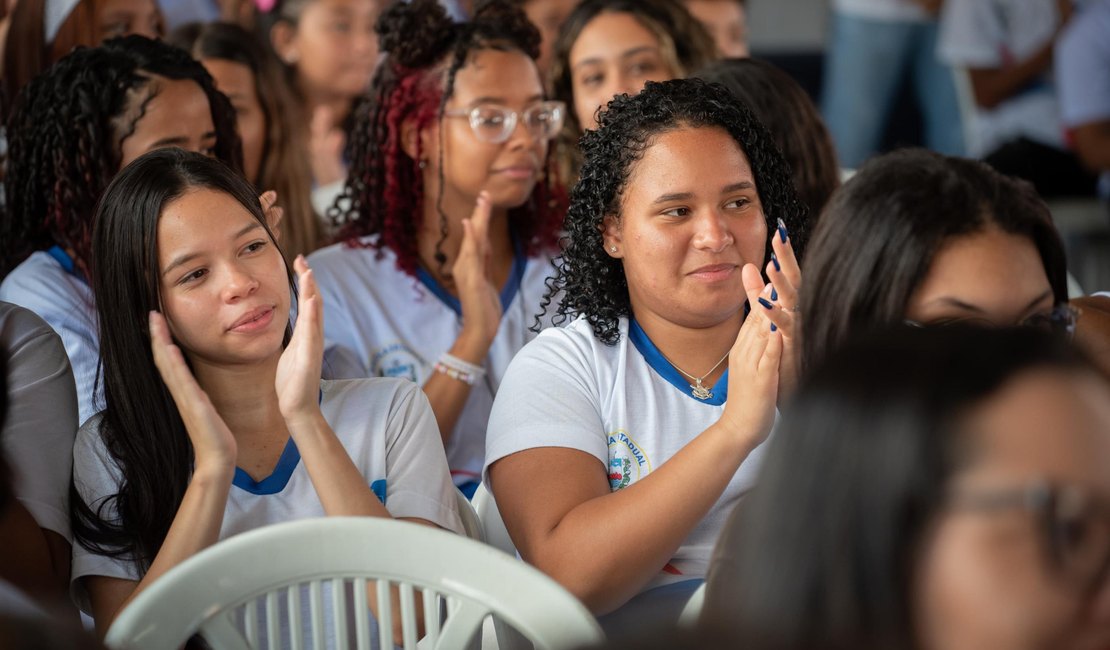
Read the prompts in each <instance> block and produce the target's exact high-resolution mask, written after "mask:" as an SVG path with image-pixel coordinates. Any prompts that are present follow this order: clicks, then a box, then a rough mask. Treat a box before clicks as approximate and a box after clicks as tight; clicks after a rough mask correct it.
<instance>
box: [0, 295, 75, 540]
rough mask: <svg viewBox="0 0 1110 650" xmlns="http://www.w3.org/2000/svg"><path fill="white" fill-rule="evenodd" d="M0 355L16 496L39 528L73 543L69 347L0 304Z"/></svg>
mask: <svg viewBox="0 0 1110 650" xmlns="http://www.w3.org/2000/svg"><path fill="white" fill-rule="evenodd" d="M0 355H2V356H3V358H4V362H5V365H6V366H7V372H6V379H7V382H6V384H7V390H8V396H7V397H8V410H7V413H6V414H5V418H4V419H3V421H2V422H0V425H2V428H0V443H3V444H2V447H3V450H4V457H5V458H6V460H7V463H8V466H9V467H10V468H11V471H12V477H13V482H14V485H13V486H12V487H13V490H14V492H15V496H16V498H17V499H18V500H19V502H20V503H21V504H22V505H23V507H24V508H26V509H27V511H28V512H29V513H31V516H32V517H34V518H35V523H37V524H38V525H39V527H40V528H45V529H47V530H52V531H54V532H56V533H58V534H59V535H61V536H62V537H64V538H65V539H66V541H72V538H71V535H70V529H69V479H70V472H71V470H72V467H73V439H74V436H76V435H77V394H76V389H75V388H74V385H73V373H72V372H71V371H70V369H69V359H68V358H67V357H66V351H65V348H63V347H62V341H61V339H60V338H58V335H57V334H56V333H55V332H54V330H52V329H50V326H49V325H47V324H46V322H45V321H43V320H42V319H41V318H39V317H38V316H36V315H35V314H34V313H32V312H31V311H28V310H27V309H23V308H22V307H19V306H16V305H13V304H10V303H6V302H0Z"/></svg>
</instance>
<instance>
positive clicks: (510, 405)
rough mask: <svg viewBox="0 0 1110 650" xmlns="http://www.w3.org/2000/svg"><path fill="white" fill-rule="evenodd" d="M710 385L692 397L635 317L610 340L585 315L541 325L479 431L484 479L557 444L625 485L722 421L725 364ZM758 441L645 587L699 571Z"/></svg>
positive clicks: (755, 460) (742, 485) (755, 462)
mask: <svg viewBox="0 0 1110 650" xmlns="http://www.w3.org/2000/svg"><path fill="white" fill-rule="evenodd" d="M710 392H711V393H712V397H710V398H709V399H706V400H700V399H697V398H695V397H694V396H693V395H692V392H691V389H690V381H688V380H687V379H686V378H685V377H683V376H682V375H681V374H679V372H678V371H677V370H675V369H674V367H673V366H671V364H670V363H668V362H667V361H666V359H664V358H663V355H662V354H660V352H659V350H658V349H657V348H656V347H655V345H654V344H653V343H652V342H651V340H650V339H648V337H647V335H646V334H645V333H644V331H643V330H642V329H640V327H639V325H638V324H636V323H635V321H631V322H630V321H629V320H628V319H627V318H621V319H620V340H619V341H618V342H617V343H616V345H612V346H610V345H605V344H604V343H602V342H601V341H599V340H597V338H596V337H594V334H593V330H592V329H591V327H590V324H589V322H588V321H587V320H586V319H585V317H580V318H578V319H576V320H575V321H574V322H573V323H571V324H570V325H568V326H567V327H565V328H552V329H548V330H545V331H544V332H542V333H541V334H540V335H539V336H538V337H537V338H536V340H534V341H532V342H531V343H529V344H528V345H527V346H525V348H524V349H523V350H521V351H520V353H519V354H518V355H517V356H516V358H515V359H514V360H513V363H512V364H511V365H510V366H509V370H508V372H507V373H506V374H505V379H504V382H503V383H502V389H501V392H500V394H498V396H497V401H496V403H495V404H494V407H493V412H492V413H491V414H490V424H489V431H488V432H487V434H486V464H485V469H484V474H483V476H484V480H485V481H487V483H488V482H489V466H490V465H492V464H493V463H495V462H497V461H498V460H500V459H501V458H504V457H506V456H509V455H510V454H514V453H516V452H519V451H524V450H526V449H534V448H537V447H564V448H569V449H577V450H579V451H584V452H586V453H588V454H590V455H591V456H593V457H594V458H597V460H598V462H599V463H601V464H602V465H603V466H604V467H605V471H606V473H607V474H608V476H609V489H610V490H611V491H613V492H616V491H617V490H623V489H625V488H627V487H628V486H630V485H632V484H634V483H636V482H637V481H639V480H642V479H643V478H644V477H645V476H647V475H648V474H650V473H651V472H652V471H654V470H655V469H657V468H658V467H659V466H660V465H662V464H663V463H665V462H667V460H668V459H670V458H671V456H673V455H675V454H676V453H677V452H678V451H679V450H681V449H682V448H683V447H684V446H685V445H686V444H687V443H689V442H690V441H692V440H693V439H694V438H696V437H697V436H698V434H700V433H701V432H702V431H704V430H706V429H708V428H709V426H710V425H712V424H714V423H716V422H717V421H718V420H719V419H720V417H721V413H722V412H723V411H724V405H725V401H726V399H727V397H728V371H727V370H726V371H725V374H724V375H723V376H722V377H721V378H720V380H718V381H717V383H716V384H715V385H713V386H712V387H711V388H710ZM765 447H766V445H760V446H759V447H756V449H755V450H754V451H753V452H752V453H751V454H750V455H749V456H748V458H747V459H746V460H745V461H744V462H743V463H742V464H741V465H740V468H739V470H737V472H736V474H735V476H733V478H732V481H731V482H729V484H728V487H727V488H726V489H725V491H724V492H723V493H722V494H721V496H720V498H719V499H717V503H716V504H714V506H713V507H712V508H711V509H710V510H709V512H708V513H707V514H706V516H705V518H704V519H702V520H701V522H699V523H698V525H697V526H695V527H694V529H693V530H692V531H690V534H689V536H687V538H686V539H685V540H684V541H683V542H682V545H681V546H679V548H678V550H677V551H675V554H674V557H672V558H671V560H670V562H668V563H667V564H666V565H665V566H662V567H660V568H659V569H660V570H659V573H658V574H657V575H656V577H655V578H653V579H652V580H651V582H649V583H648V585H647V586H646V587H645V588H644V589H643V591H644V592H646V591H648V590H650V589H655V588H658V587H662V586H667V585H671V584H674V583H678V582H683V581H689V580H691V579H701V578H704V577H705V574H706V571H707V569H708V565H709V558H710V555H711V553H712V551H713V545H714V543H715V542H716V540H717V534H718V532H719V531H720V530H721V527H722V526H723V525H724V523H725V520H726V518H727V516H728V513H729V512H730V511H731V510H732V508H733V507H734V506H735V505H736V503H737V501H738V500H739V499H740V497H741V496H742V495H743V494H744V493H745V492H747V491H748V490H749V489H751V487H752V485H753V482H754V480H755V476H756V472H757V471H758V468H759V466H760V464H761V460H762V456H763V450H764V448H765ZM490 487H491V488H493V489H496V486H493V485H491V486H490ZM659 517H660V518H666V517H667V513H666V512H660V513H659ZM628 552H629V553H631V554H634V553H635V552H636V549H635V548H629V549H628Z"/></svg>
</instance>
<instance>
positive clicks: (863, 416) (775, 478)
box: [703, 327, 1110, 650]
mask: <svg viewBox="0 0 1110 650" xmlns="http://www.w3.org/2000/svg"><path fill="white" fill-rule="evenodd" d="M853 340H854V342H851V343H848V344H845V345H844V346H841V347H840V348H838V349H837V350H834V351H831V352H830V354H829V355H828V356H827V357H825V359H824V360H823V361H822V363H821V364H820V365H819V366H817V367H815V368H813V369H812V372H811V373H810V374H809V375H808V376H807V377H805V378H804V379H803V381H802V385H801V387H800V388H799V390H798V394H797V395H796V398H795V400H794V401H793V402H792V404H791V408H790V410H789V411H787V412H786V413H785V415H784V417H783V420H782V422H781V423H780V426H779V429H778V431H777V432H776V435H775V438H774V440H773V441H772V442H771V443H770V445H769V449H768V450H767V455H766V461H765V464H764V466H763V470H762V473H761V474H760V485H759V489H758V490H757V491H755V493H754V494H753V495H752V496H751V497H750V498H749V499H747V500H745V501H743V502H742V503H741V505H740V506H739V507H738V508H737V509H736V511H735V513H734V514H733V515H732V517H731V518H730V520H729V523H728V524H727V525H726V527H725V531H724V532H723V533H722V535H721V539H720V541H719V542H718V546H717V549H716V550H715V553H714V559H713V564H712V566H711V568H710V572H709V577H708V588H707V592H706V601H705V610H703V620H704V621H705V622H711V623H714V624H717V625H724V626H726V627H728V628H730V629H733V630H735V631H737V632H738V635H737V636H738V637H739V638H742V639H744V641H745V643H746V645H745V647H749V648H752V649H753V650H764V649H770V648H774V649H776V650H793V649H797V650H801V649H803V648H804V649H805V650H812V649H814V648H821V649H827V650H833V649H845V650H847V649H849V648H851V649H853V650H855V649H862V650H868V649H878V648H920V649H921V650H958V649H960V648H1009V649H1011V650H1086V649H1094V648H1106V647H1110V576H1108V573H1107V571H1108V569H1110V473H1108V472H1107V470H1106V468H1107V467H1110V384H1108V383H1107V381H1106V379H1105V377H1103V376H1100V375H1099V374H1098V373H1097V372H1096V370H1095V368H1094V366H1093V365H1092V364H1091V363H1090V362H1089V361H1088V360H1086V359H1084V358H1082V357H1081V356H1080V355H1079V354H1078V353H1077V352H1076V351H1075V350H1074V349H1072V348H1071V347H1070V346H1068V345H1067V344H1066V342H1064V341H1061V340H1060V339H1059V337H1055V336H1052V335H1051V334H1047V333H1045V332H1042V331H1037V330H1034V329H1030V328H1007V329H1004V330H985V329H982V328H967V327H952V328H928V329H917V328H906V327H902V328H899V329H898V330H896V331H893V332H881V333H872V334H871V335H869V336H868V337H860V338H857V339H853Z"/></svg>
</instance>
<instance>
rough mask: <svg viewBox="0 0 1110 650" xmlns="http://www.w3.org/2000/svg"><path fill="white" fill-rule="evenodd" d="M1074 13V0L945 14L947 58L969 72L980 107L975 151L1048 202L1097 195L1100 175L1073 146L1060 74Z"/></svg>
mask: <svg viewBox="0 0 1110 650" xmlns="http://www.w3.org/2000/svg"><path fill="white" fill-rule="evenodd" d="M1074 12H1075V7H1074V4H1073V0H947V1H946V2H945V5H944V9H943V11H942V13H941V33H940V44H939V49H938V51H939V54H940V56H941V58H942V59H943V60H944V61H945V62H946V63H948V64H949V65H952V66H954V67H956V68H960V69H963V70H966V74H967V77H968V81H969V82H970V85H971V92H972V98H973V99H974V103H975V110H974V115H973V116H972V124H971V127H972V128H971V129H970V131H969V132H970V134H971V136H970V138H969V139H970V141H969V142H968V143H967V144H968V153H969V154H970V155H972V156H975V157H978V158H982V159H984V160H985V161H987V163H988V164H990V165H991V166H992V167H994V168H996V169H998V170H999V171H1000V172H1002V173H1004V174H1007V175H1010V176H1019V177H1021V178H1024V179H1026V180H1028V181H1030V182H1032V183H1033V185H1034V186H1035V187H1036V188H1037V191H1038V192H1039V193H1040V194H1041V196H1045V197H1053V196H1072V195H1079V196H1092V195H1094V193H1095V185H1096V178H1095V175H1094V174H1092V173H1091V172H1090V171H1088V170H1087V169H1085V168H1084V167H1083V164H1082V162H1081V161H1080V159H1079V157H1078V156H1076V155H1075V153H1074V152H1072V151H1069V150H1068V149H1067V148H1066V145H1065V142H1064V126H1063V124H1062V123H1061V121H1060V104H1059V99H1058V96H1057V92H1056V81H1057V80H1056V79H1055V78H1054V76H1053V74H1052V65H1053V64H1052V61H1053V50H1054V47H1055V45H1056V42H1057V39H1058V38H1059V37H1060V35H1061V33H1062V32H1063V31H1064V29H1065V28H1066V27H1067V25H1068V23H1069V21H1070V20H1071V17H1072V15H1073V14H1074ZM1101 37H1102V38H1103V40H1105V37H1106V34H1102V35H1101ZM1094 81H1095V79H1094V78H1092V79H1089V80H1084V82H1083V83H1093V82H1094Z"/></svg>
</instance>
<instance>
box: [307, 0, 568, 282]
mask: <svg viewBox="0 0 1110 650" xmlns="http://www.w3.org/2000/svg"><path fill="white" fill-rule="evenodd" d="M376 29H377V33H378V38H379V42H380V45H381V49H382V51H383V52H385V53H386V58H385V60H384V61H383V62H382V64H381V66H380V67H379V69H378V72H377V74H376V75H375V77H374V81H373V84H372V85H371V91H370V94H369V96H368V97H366V98H365V99H363V100H362V101H361V103H360V105H359V106H358V107H357V108H356V115H355V127H354V131H353V133H352V134H351V137H350V139H349V140H348V142H347V157H348V158H349V159H350V161H351V165H350V170H349V173H348V177H347V182H346V185H345V187H344V190H343V193H342V195H341V196H340V197H339V199H338V200H337V201H336V203H335V205H333V206H332V207H331V208H330V209H329V210H328V217H329V218H330V219H331V220H332V221H333V222H334V223H335V225H337V226H339V227H340V231H339V239H340V240H345V241H346V242H347V243H348V245H351V246H361V247H372V248H375V249H377V250H379V251H380V250H382V249H383V248H388V249H390V250H392V251H393V252H394V253H395V254H396V256H397V266H398V267H399V268H400V269H401V270H403V271H405V272H406V273H409V274H412V275H414V274H415V273H416V269H417V266H418V263H419V255H418V252H417V250H418V249H417V233H418V232H419V230H420V227H421V225H422V224H421V221H422V218H423V215H424V200H425V193H424V182H423V177H422V174H421V170H420V167H419V163H418V159H419V158H420V156H419V155H417V156H416V157H415V158H414V157H410V156H409V155H408V154H406V153H405V151H404V149H403V147H402V142H401V132H402V125H403V124H404V123H405V122H406V121H412V122H413V123H414V125H415V127H416V128H417V129H424V128H427V127H429V126H431V125H433V124H435V123H436V122H439V121H441V120H442V116H443V111H444V108H445V106H446V104H447V102H448V100H450V98H451V96H452V94H453V92H454V88H455V76H456V74H457V73H458V71H459V69H461V68H462V67H463V66H464V65H465V64H466V62H467V60H468V57H469V56H470V55H471V53H473V52H475V51H478V50H486V49H492V50H500V51H520V52H523V53H524V54H526V55H528V56H529V57H530V58H532V59H533V60H534V59H536V58H537V57H538V56H539V44H540V35H539V32H538V31H537V30H536V28H535V27H534V26H533V25H532V24H531V23H530V22H528V19H527V18H526V17H525V15H524V13H523V12H522V11H521V10H520V9H519V8H518V7H516V6H514V4H513V3H512V2H509V1H508V0H487V1H486V2H484V3H482V4H481V5H480V6H479V7H478V8H477V10H476V12H475V14H474V18H473V19H472V20H471V21H470V22H466V23H455V22H453V21H452V20H451V19H450V17H449V16H448V15H447V13H446V11H445V10H444V8H443V7H442V6H441V5H440V4H439V3H438V2H436V0H413V1H412V2H396V3H394V4H393V5H392V6H391V7H389V8H388V9H387V10H386V11H385V12H383V13H382V15H381V17H380V18H379V19H378V23H377V27H376ZM439 155H440V158H441V161H440V162H441V163H442V156H443V149H442V147H441V148H440V154H439ZM551 160H552V157H551V153H550V151H549V152H548V160H547V164H546V166H545V171H544V178H543V180H541V181H540V182H539V183H537V184H536V187H535V189H534V190H533V192H532V196H531V197H530V198H529V200H528V201H526V202H525V203H524V204H523V205H521V206H519V207H516V208H513V209H510V210H509V223H510V224H511V227H512V230H513V232H514V233H515V235H516V236H517V237H518V238H519V239H520V241H521V243H522V244H523V246H524V250H525V253H526V254H529V255H531V254H534V253H536V252H538V251H540V250H544V249H553V248H554V247H555V246H556V245H557V243H558V230H559V226H560V224H561V222H562V210H561V208H562V206H563V205H564V204H565V199H564V194H563V192H562V191H561V189H559V188H558V187H557V186H555V185H554V184H553V183H552V182H551V180H550V179H551V178H552V174H551V173H550V168H551ZM439 168H440V172H439V173H440V183H439V184H440V187H442V186H443V178H442V174H443V171H442V169H443V165H442V164H440V166H439ZM442 195H443V192H442V191H441V192H439V198H438V200H437V205H436V208H437V212H438V213H439V219H440V224H439V226H440V239H439V241H438V242H437V243H436V252H437V254H436V259H437V261H438V262H439V263H440V264H443V263H444V261H445V259H446V257H445V256H444V255H443V252H442V250H440V247H441V246H442V244H443V242H444V241H446V239H447V216H446V214H445V213H444V211H443V207H442ZM366 235H377V237H375V238H374V239H373V240H371V241H370V242H368V243H366V242H363V241H361V240H360V238H362V237H364V236H366Z"/></svg>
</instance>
